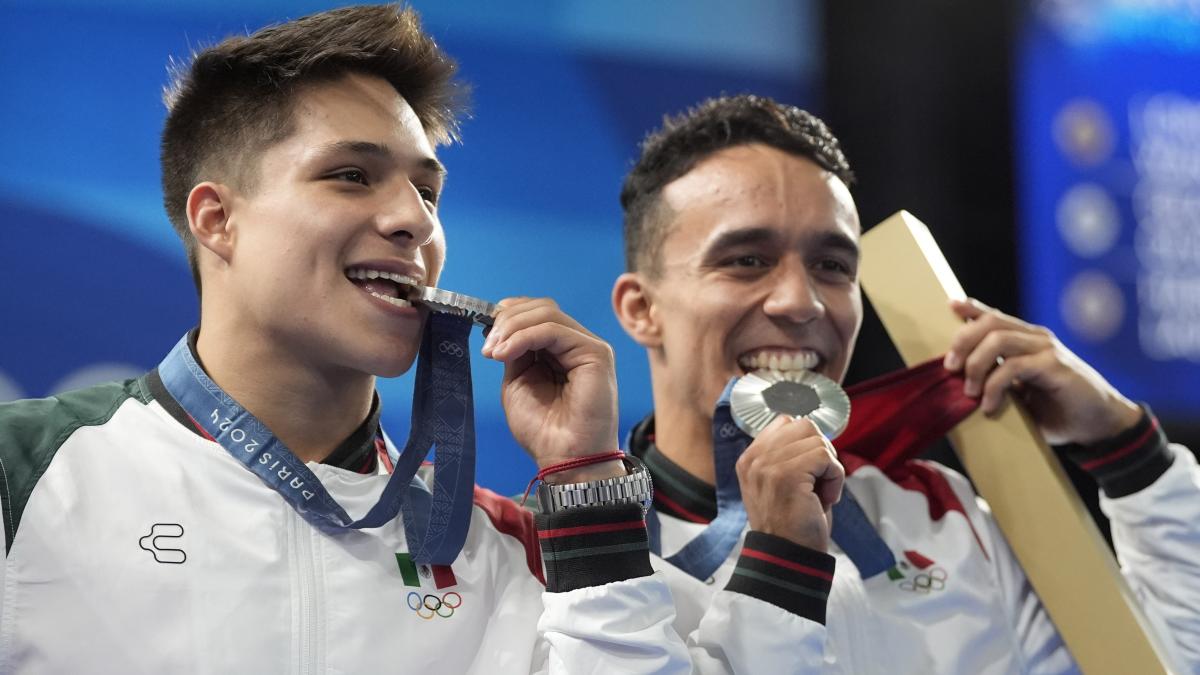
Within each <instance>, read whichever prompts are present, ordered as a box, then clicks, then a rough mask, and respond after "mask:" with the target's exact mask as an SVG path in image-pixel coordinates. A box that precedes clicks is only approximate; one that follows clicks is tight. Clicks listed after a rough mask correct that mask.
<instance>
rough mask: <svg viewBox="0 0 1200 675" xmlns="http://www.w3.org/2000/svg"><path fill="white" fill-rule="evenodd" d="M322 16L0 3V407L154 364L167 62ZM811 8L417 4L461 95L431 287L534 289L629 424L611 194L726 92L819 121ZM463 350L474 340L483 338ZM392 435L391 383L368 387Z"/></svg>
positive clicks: (639, 390) (485, 401)
mask: <svg viewBox="0 0 1200 675" xmlns="http://www.w3.org/2000/svg"><path fill="white" fill-rule="evenodd" d="M334 4H338V3H322V2H311V1H306V2H295V1H292V2H282V1H274V0H254V1H249V2H236V3H234V2H207V1H206V2H201V1H199V0H196V1H190V2H171V3H162V2H152V1H150V0H141V1H139V0H124V1H111V2H103V3H102V2H84V1H82V0H77V1H69V0H39V1H36V2H34V1H25V0H5V1H4V2H0V92H2V93H0V96H2V97H3V101H4V105H0V400H6V399H12V398H19V397H29V396H45V395H48V394H50V393H54V392H57V391H61V390H64V389H69V388H74V387H77V386H84V385H87V384H91V383H94V382H96V381H101V380H106V379H111V378H113V377H127V376H133V375H136V374H138V373H140V372H142V371H144V370H146V369H148V368H150V367H152V366H154V365H155V363H157V361H158V359H159V358H161V356H162V355H163V354H164V353H165V352H166V350H168V349H169V348H170V347H171V345H172V344H173V343H174V342H175V340H177V339H178V337H179V336H180V335H181V334H182V333H183V332H184V331H186V330H187V329H188V328H189V327H191V326H192V325H193V323H194V322H195V317H196V302H195V299H194V292H193V290H192V287H191V281H190V277H189V275H188V272H187V267H186V263H185V261H184V257H183V253H182V249H181V246H180V244H179V243H178V240H177V239H176V238H175V235H174V234H173V232H172V231H171V228H170V225H169V224H168V222H167V219H166V217H165V216H164V215H163V212H162V207H161V202H160V191H159V171H158V154H157V148H158V134H159V131H160V129H161V125H162V120H163V117H164V109H163V106H162V104H161V101H160V95H161V89H162V87H163V85H164V84H165V82H166V64H167V60H168V58H169V57H171V56H173V57H175V58H177V59H181V58H186V57H187V55H188V54H189V53H190V51H191V50H192V48H194V47H196V46H203V45H207V44H211V43H212V42H214V41H216V40H219V39H220V38H221V37H223V36H225V35H228V34H231V33H237V32H245V31H247V30H255V29H257V28H259V27H261V26H263V25H265V24H267V23H272V22H278V21H281V20H285V19H288V18H294V17H296V16H300V15H303V14H306V13H309V12H312V11H318V10H321V9H325V8H328V7H331V6H334ZM813 4H814V3H812V2H795V1H793V0H753V1H751V2H748V3H738V4H734V3H727V2H722V1H720V0H703V1H688V2H682V1H681V2H664V3H657V2H656V3H644V2H636V1H634V0H617V1H609V2H603V3H600V2H588V1H586V0H573V1H564V2H553V3H552V2H535V1H533V0H522V1H508V2H503V3H489V2H484V1H482V0H480V1H473V2H420V1H418V2H414V3H413V5H414V6H415V7H416V8H417V9H418V10H419V11H420V12H421V13H422V15H423V16H424V19H425V25H426V27H427V28H428V29H429V30H430V31H431V32H432V33H433V34H434V35H435V36H436V37H437V38H438V39H439V41H440V42H441V44H442V46H443V47H444V48H445V49H446V50H447V51H448V52H449V53H450V54H451V55H453V56H454V57H455V58H457V59H458V61H459V63H460V66H461V69H462V75H463V77H464V78H465V79H466V80H468V81H469V82H471V83H472V84H473V86H474V106H473V116H472V117H471V118H470V119H469V120H467V121H466V123H465V124H464V126H463V138H464V143H463V145H462V146H459V147H451V148H447V149H444V150H442V152H441V159H442V161H443V162H444V163H446V165H447V166H448V167H449V169H450V176H451V177H450V181H449V183H448V187H447V192H446V194H445V200H444V201H443V203H442V204H443V205H442V207H441V214H442V222H443V224H444V225H445V227H446V232H447V237H448V240H449V256H448V262H447V268H446V273H445V274H444V276H443V281H442V284H441V285H442V286H444V287H446V288H451V289H454V290H458V291H462V292H466V293H471V294H475V295H480V296H483V297H487V298H493V299H498V298H500V297H503V296H505V295H513V294H523V295H550V296H553V297H554V298H556V299H557V300H558V301H559V303H560V304H561V305H563V307H564V308H566V309H567V311H568V312H570V313H571V314H573V315H574V316H575V317H576V318H578V319H579V320H580V321H581V322H583V323H584V324H585V325H587V326H588V327H590V328H591V329H592V330H594V331H596V332H598V333H599V334H601V335H602V336H604V337H606V338H607V339H608V340H609V341H610V342H612V343H613V345H614V347H615V348H616V351H617V359H618V369H619V372H618V376H619V379H620V384H621V414H622V423H623V426H624V427H628V426H629V425H631V424H632V423H633V422H635V421H636V420H637V419H638V418H639V417H640V416H641V415H643V414H644V413H645V412H647V411H648V410H649V408H650V397H649V386H648V384H647V376H646V364H645V357H644V355H643V353H642V352H641V350H639V349H638V348H636V347H635V345H633V343H632V342H630V341H629V340H628V339H627V338H626V337H625V336H624V334H623V333H622V332H621V330H620V328H619V326H618V325H617V323H616V322H615V320H614V319H613V318H612V315H611V311H610V309H609V300H608V297H609V289H610V287H611V283H612V280H613V278H614V277H615V276H616V275H617V274H618V273H619V272H620V271H621V268H622V261H621V245H620V209H619V206H618V204H617V193H618V190H619V186H620V181H621V178H622V176H623V175H624V172H625V170H626V169H627V168H628V167H629V165H630V163H631V161H632V159H633V157H634V156H635V149H636V144H637V142H638V141H639V140H640V139H641V138H642V136H643V135H644V134H645V132H646V131H647V130H648V129H650V128H651V127H653V126H655V125H656V124H657V123H658V122H659V120H660V118H661V115H662V114H663V113H664V112H675V111H678V110H680V109H682V108H684V107H686V106H687V105H690V104H692V103H694V102H696V101H698V100H700V99H701V98H703V97H706V96H710V95H714V94H718V93H721V92H727V93H738V92H742V91H753V92H756V93H762V94H767V95H772V96H775V97H777V98H780V99H781V100H786V101H790V102H794V103H797V104H801V105H805V106H810V107H811V106H813V105H814V104H815V103H816V101H815V100H814V98H815V97H814V93H813V90H814V85H813V83H814V78H815V76H816V73H817V71H818V59H819V54H820V48H819V47H820V46H819V44H818V43H817V39H818V37H819V28H818V27H817V26H816V25H815V24H814V22H815V20H816V19H815V17H814V11H813ZM477 344H478V341H477ZM500 373H501V369H500V367H499V366H498V365H497V364H495V363H492V362H484V361H483V360H482V359H479V358H478V357H477V358H476V363H475V378H476V380H475V381H476V401H477V424H478V427H479V433H480V437H481V438H482V439H486V441H484V442H481V451H482V452H481V457H480V467H479V480H480V482H481V483H484V484H485V485H489V486H492V487H494V488H496V489H498V490H502V491H509V492H512V491H517V490H519V489H520V488H522V487H523V486H524V482H525V481H526V480H527V479H528V476H529V475H530V474H531V473H532V470H533V465H532V462H530V461H528V460H526V459H524V455H523V453H522V452H521V451H520V450H519V449H518V448H517V447H516V445H515V443H513V441H512V440H511V437H510V435H509V433H508V430H507V426H506V425H505V424H504V421H503V418H502V414H501V411H500V407H499V400H498V391H499V380H500ZM380 388H381V390H382V391H383V394H384V399H385V407H384V421H385V424H386V425H387V426H388V428H389V429H390V430H391V433H392V434H393V436H396V437H399V438H402V437H403V436H404V435H405V434H406V433H407V424H408V401H409V397H410V391H411V383H410V381H409V379H408V378H399V379H398V380H394V381H388V382H382V383H381V385H380Z"/></svg>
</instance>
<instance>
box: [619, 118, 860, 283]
mask: <svg viewBox="0 0 1200 675" xmlns="http://www.w3.org/2000/svg"><path fill="white" fill-rule="evenodd" d="M749 143H763V144H765V145H769V146H771V147H774V148H778V149H780V150H783V151H785V152H789V153H792V154H794V155H800V156H802V157H806V158H808V159H810V160H812V161H813V162H816V164H817V165H818V166H820V167H821V168H823V169H825V170H827V171H829V172H830V173H832V174H834V175H835V176H837V177H838V178H840V179H841V180H842V182H843V183H845V184H846V185H847V186H849V185H851V184H852V183H853V182H854V173H853V172H852V171H851V170H850V164H849V162H847V161H846V157H845V155H843V154H842V149H841V145H840V144H839V143H838V140H837V138H835V137H834V135H833V133H832V132H830V131H829V127H827V126H826V125H825V123H824V122H822V121H821V120H820V119H818V118H817V117H816V116H815V115H813V114H811V113H809V112H806V111H804V110H801V109H800V108H797V107H795V106H788V105H782V104H780V103H777V102H775V101H774V100H772V99H770V98H766V97H762V96H751V95H740V96H723V97H720V98H712V99H708V100H706V101H704V102H702V103H700V104H699V105H697V106H695V107H694V108H691V109H689V110H688V111H687V112H685V113H683V114H681V115H678V116H676V117H670V116H668V117H666V118H664V119H663V125H662V128H660V129H658V130H656V131H653V132H651V133H650V134H649V135H648V136H647V137H646V140H645V141H643V142H642V146H641V148H642V152H641V156H640V157H639V158H638V160H637V163H636V164H635V165H634V167H633V169H632V170H631V171H630V172H629V175H627V176H626V177H625V184H624V185H623V186H622V188H621V208H622V209H623V210H624V212H625V225H624V229H625V269H626V271H629V272H643V273H646V274H648V275H650V276H651V277H652V278H653V277H657V276H658V274H659V273H660V272H661V269H660V260H659V257H660V254H661V253H662V243H663V240H664V239H665V238H666V235H667V231H666V230H667V225H668V224H669V223H670V221H671V218H672V217H673V214H672V213H671V212H670V207H668V206H667V205H666V204H665V202H663V200H662V199H661V195H662V190H663V188H664V187H665V186H666V185H667V184H668V183H670V182H671V181H673V180H675V179H676V178H679V177H680V176H683V175H684V174H686V173H687V172H689V171H691V170H692V168H694V167H695V166H696V164H698V163H699V162H700V161H701V160H703V159H704V158H706V157H708V156H709V155H712V154H713V153H715V152H718V151H720V150H723V149H725V148H729V147H732V146H736V145H746V144H749Z"/></svg>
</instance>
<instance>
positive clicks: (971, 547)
mask: <svg viewBox="0 0 1200 675" xmlns="http://www.w3.org/2000/svg"><path fill="white" fill-rule="evenodd" d="M851 181H852V173H851V171H850V167H849V164H848V163H847V161H846V159H845V157H844V156H843V154H842V151H841V150H840V148H839V146H838V142H837V140H836V139H835V138H834V137H833V135H832V134H831V133H830V132H829V129H828V128H827V127H826V126H825V124H824V123H822V122H821V121H820V120H819V119H817V118H816V117H814V116H812V115H810V114H808V113H806V112H804V111H802V110H799V109H797V108H794V107H790V106H784V105H780V104H778V103H776V102H774V101H771V100H769V99H765V98H760V97H754V96H736V97H728V98H720V99H714V100H709V101H706V102H704V103H702V104H701V105H699V106H697V107H696V108H694V109H692V110H690V111H688V112H687V113H685V114H683V115H680V116H679V117H675V118H671V119H668V120H667V122H666V123H665V124H664V127H663V128H662V129H661V130H659V131H657V132H656V133H654V134H652V135H651V136H650V137H649V138H648V139H647V140H646V142H645V144H644V145H643V148H642V153H641V157H640V158H639V160H638V162H637V164H636V165H635V166H634V168H633V170H632V171H631V172H630V174H629V175H628V177H627V178H626V181H625V186H624V189H623V191H622V194H621V203H622V205H623V207H624V209H625V242H626V261H627V272H626V273H625V274H622V275H621V276H620V277H619V278H618V279H617V281H616V284H615V286H614V288H613V305H614V309H615V311H616V314H617V317H618V319H619V320H620V321H621V324H622V326H623V327H624V329H625V330H626V332H627V333H628V334H629V335H630V336H631V337H632V338H633V339H634V340H635V341H636V342H637V343H638V344H640V345H642V346H644V347H645V348H646V351H647V354H648V357H649V362H650V374H651V380H652V384H653V394H654V411H653V414H651V415H650V416H648V417H647V418H646V419H645V420H643V421H642V422H641V423H640V424H638V425H637V426H636V427H635V428H634V430H633V432H632V434H631V439H630V443H629V445H630V448H629V449H630V451H631V452H632V453H633V454H634V455H637V456H639V457H641V458H642V459H643V460H644V461H645V463H646V464H647V466H648V467H649V468H650V471H651V474H652V475H653V477H654V481H655V487H656V490H655V495H654V508H653V510H652V512H651V513H650V514H649V520H650V521H651V522H652V523H657V528H652V535H651V537H652V541H656V542H657V543H656V546H655V548H656V552H657V553H660V554H661V555H662V556H663V557H664V558H665V562H664V563H662V564H657V563H656V567H658V568H659V569H660V570H661V571H663V572H664V573H666V574H667V575H668V579H669V580H670V583H671V586H672V593H673V595H674V598H675V601H676V605H677V610H678V613H679V618H678V620H677V623H676V626H677V628H678V629H679V630H680V632H681V633H684V632H687V631H689V630H692V629H694V628H695V627H696V626H708V629H709V630H716V631H726V632H728V633H729V634H730V635H737V634H762V633H768V634H769V633H774V632H778V631H780V630H781V627H786V628H787V629H788V630H790V631H795V630H800V631H801V632H802V633H803V637H802V638H800V639H795V638H792V637H789V640H790V642H789V641H784V640H780V642H779V644H778V650H777V651H776V652H775V653H774V655H773V659H774V661H773V666H772V668H773V672H774V671H784V670H787V671H803V672H846V673H856V674H857V673H876V672H878V673H1015V672H1022V673H1026V672H1037V673H1043V672H1055V673H1065V672H1077V670H1078V668H1077V666H1076V664H1075V663H1074V661H1073V660H1072V659H1071V655H1070V654H1069V653H1068V652H1067V650H1066V648H1065V646H1064V645H1063V642H1062V639H1061V637H1060V636H1059V634H1058V632H1057V631H1056V630H1055V628H1054V626H1053V624H1052V623H1051V622H1050V620H1049V618H1048V617H1047V615H1046V612H1045V609H1044V608H1043V607H1042V605H1041V603H1040V601H1039V600H1038V598H1037V596H1036V595H1035V594H1034V593H1033V590H1032V589H1031V587H1030V585H1029V582H1028V580H1027V579H1026V578H1025V575H1024V572H1023V571H1022V570H1021V567H1020V566H1019V565H1018V564H1017V562H1016V560H1015V559H1014V557H1013V554H1012V552H1011V551H1010V549H1009V548H1008V545H1007V543H1006V542H1005V540H1004V538H1003V536H1002V535H1001V533H1000V531H999V530H998V529H997V528H996V525H995V523H994V521H993V520H992V518H991V516H990V514H989V512H988V510H987V508H986V505H985V504H984V503H982V502H981V501H978V500H977V498H976V496H975V495H974V493H973V491H972V489H971V487H970V485H969V483H968V482H967V481H966V480H965V479H964V478H963V477H962V476H961V475H958V474H956V473H954V472H952V471H950V470H948V469H946V468H945V467H941V466H938V465H935V464H932V463H928V462H921V461H913V462H907V463H904V464H903V465H902V466H898V467H894V468H890V469H886V470H885V469H881V468H880V467H878V466H874V465H872V464H870V463H869V462H865V461H862V460H861V459H855V458H854V457H851V456H850V455H851V453H849V452H846V453H843V456H842V457H841V458H840V459H841V460H842V461H841V462H839V457H838V451H837V449H835V448H836V446H837V445H838V441H837V440H836V439H835V440H834V441H833V442H832V443H830V442H829V441H827V440H826V439H825V438H824V437H823V435H822V434H821V433H820V432H819V431H818V429H817V428H816V426H815V425H814V424H812V423H811V422H810V421H808V420H793V419H791V418H789V417H787V416H786V415H785V416H780V417H779V418H777V419H775V420H774V421H773V422H771V424H770V425H769V426H766V428H765V429H762V430H761V431H760V432H759V433H758V435H757V436H756V437H755V438H754V439H753V441H752V442H748V446H746V447H745V448H744V452H742V454H741V455H740V456H739V455H736V452H737V449H736V446H733V445H731V440H730V439H731V438H732V437H735V436H736V435H737V433H740V432H737V431H736V430H735V429H734V428H733V424H720V423H719V422H720V419H721V417H720V415H722V414H724V415H728V414H729V413H728V412H727V410H728V406H726V409H725V410H726V412H722V408H721V407H720V406H718V407H717V409H716V412H714V405H716V404H717V402H718V399H722V392H723V391H724V390H725V389H726V387H727V383H729V382H730V380H731V379H732V378H738V377H742V376H744V375H746V374H747V373H750V372H752V371H758V370H762V369H766V370H771V371H775V372H778V373H783V374H791V375H797V376H798V375H800V374H801V373H816V374H819V375H823V376H825V377H826V378H829V379H830V380H833V381H835V382H840V381H841V379H842V378H843V376H844V375H845V373H846V367H847V365H848V363H849V360H850V356H851V353H852V351H853V348H854V343H855V340H856V338H857V335H858V330H859V326H860V325H861V321H862V300H861V295H860V291H859V282H858V268H859V262H860V261H859V247H858V241H859V233H860V225H859V219H858V212H857V209H856V208H855V205H854V200H853V199H852V198H851V196H850V191H849V187H848V186H849V184H850V182H851ZM952 308H953V310H954V311H955V312H956V313H957V314H958V315H959V316H960V317H962V318H963V319H965V320H967V321H966V323H965V324H964V326H963V327H962V329H961V331H960V332H959V334H958V335H957V337H956V339H955V341H954V343H953V344H952V346H951V348H950V351H949V352H948V354H947V355H946V358H945V361H944V366H943V367H944V368H945V369H946V370H948V371H951V372H955V373H961V375H962V376H963V379H964V382H963V384H962V387H963V389H962V391H963V392H964V393H965V394H966V395H967V396H969V397H975V398H978V399H979V405H980V407H981V408H982V410H983V411H984V412H985V413H987V414H994V413H996V412H997V411H998V410H999V408H1000V406H1001V405H1002V404H1003V399H1004V395H1005V394H1006V393H1009V392H1011V393H1013V394H1015V395H1017V396H1020V397H1021V399H1022V400H1023V401H1024V402H1025V403H1026V404H1027V406H1028V408H1029V411H1030V412H1031V414H1032V415H1033V416H1034V418H1035V421H1036V422H1037V423H1038V425H1039V427H1040V429H1041V431H1042V433H1043V434H1044V435H1045V436H1046V438H1047V439H1048V440H1050V441H1051V442H1053V443H1060V444H1070V448H1069V449H1068V454H1069V455H1070V457H1071V458H1072V459H1074V460H1075V461H1078V462H1080V463H1081V465H1082V466H1083V467H1084V468H1085V469H1089V470H1090V471H1091V472H1092V473H1093V475H1094V476H1095V477H1096V478H1097V480H1098V482H1099V483H1100V486H1101V488H1102V489H1103V492H1104V494H1103V496H1102V507H1103V508H1104V510H1105V512H1106V513H1107V514H1108V515H1109V517H1110V519H1111V521H1112V526H1113V535H1114V537H1113V538H1114V542H1115V544H1116V549H1117V555H1118V557H1119V559H1120V560H1121V562H1122V564H1123V566H1124V567H1123V571H1124V572H1125V575H1126V577H1127V578H1128V579H1129V581H1130V582H1131V584H1132V586H1133V588H1134V590H1135V592H1136V593H1137V594H1138V596H1139V599H1140V601H1141V602H1142V604H1143V605H1144V607H1145V608H1146V610H1147V614H1148V616H1149V617H1150V619H1151V621H1152V622H1153V623H1154V626H1153V627H1154V629H1155V630H1156V631H1157V632H1158V633H1159V634H1160V635H1161V636H1164V637H1165V638H1166V640H1165V641H1166V642H1167V643H1168V648H1169V649H1170V657H1171V658H1172V659H1173V661H1174V664H1175V667H1176V668H1180V669H1181V671H1186V672H1193V671H1196V670H1200V619H1198V617H1200V614H1198V613H1197V612H1196V609H1195V608H1196V607H1197V606H1200V564H1198V562H1197V561H1198V560H1200V557H1198V556H1197V555H1196V554H1197V552H1198V551H1200V471H1198V470H1197V466H1196V461H1195V458H1194V457H1193V456H1192V454H1191V453H1190V452H1188V451H1187V450H1186V449H1184V448H1182V447H1180V446H1173V445H1169V444H1168V443H1167V440H1166V437H1165V436H1164V435H1163V433H1162V431H1161V430H1160V429H1159V427H1158V424H1157V422H1156V421H1155V419H1154V417H1153V416H1152V415H1151V413H1150V412H1149V410H1147V409H1145V408H1144V407H1139V406H1138V405H1135V404H1134V403H1132V402H1130V401H1129V400H1128V399H1126V398H1125V397H1124V396H1122V395H1121V394H1120V392H1118V391H1116V390H1115V389H1114V388H1113V387H1112V386H1111V385H1109V384H1108V382H1106V381H1105V380H1104V379H1103V378H1102V377H1101V376H1100V375H1099V374H1098V373H1096V372H1095V371H1094V370H1092V369H1091V368H1090V367H1088V366H1087V364H1085V363H1083V362H1082V361H1080V360H1079V359H1078V358H1077V357H1075V356H1074V355H1073V354H1071V353H1070V352H1069V351H1068V350H1067V349H1066V348H1065V347H1064V346H1063V345H1062V344H1061V343H1059V342H1058V341H1057V340H1056V339H1055V338H1054V336H1053V335H1052V334H1050V332H1049V331H1047V330H1046V329H1044V328H1041V327H1039V326H1033V325H1030V324H1027V323H1025V322H1022V321H1020V320H1018V319H1016V318H1014V317H1011V316H1007V315H1005V314H1002V313H1000V312H998V311H996V310H994V309H991V308H988V307H985V306H984V305H982V304H980V303H978V302H975V301H970V302H956V303H954V305H953V307H952ZM1001 357H1002V358H1001ZM998 364H1000V365H998ZM935 365H936V364H935ZM722 403H724V400H723V399H722ZM902 421H903V420H901V422H902ZM900 426H902V425H900ZM747 441H748V439H747ZM730 447H733V448H734V450H732V451H730V450H728V448H730ZM843 464H844V465H845V466H844V467H843ZM843 488H844V489H843ZM738 502H741V503H742V504H743V505H744V508H737V504H738ZM739 518H740V520H739ZM729 535H732V536H729ZM739 537H740V539H739ZM835 567H836V571H835ZM721 588H726V589H729V590H733V591H737V592H738V593H739V594H740V595H743V596H752V597H755V598H758V599H759V600H761V601H762V602H763V603H770V604H772V605H774V606H776V607H777V614H776V617H775V618H774V619H773V620H772V621H769V622H761V623H754V622H748V621H741V620H739V617H738V616H737V615H736V613H734V612H732V611H731V610H730V607H729V606H728V604H727V603H723V602H718V601H717V596H715V595H714V593H715V591H716V589H721ZM797 624H800V625H802V628H799V629H797V628H796V626H797ZM757 639H760V640H762V639H764V638H762V637H761V635H759V636H758V638H757ZM729 640H730V641H731V642H735V641H736V638H734V637H730V638H729ZM1119 643H1120V636H1114V649H1119Z"/></svg>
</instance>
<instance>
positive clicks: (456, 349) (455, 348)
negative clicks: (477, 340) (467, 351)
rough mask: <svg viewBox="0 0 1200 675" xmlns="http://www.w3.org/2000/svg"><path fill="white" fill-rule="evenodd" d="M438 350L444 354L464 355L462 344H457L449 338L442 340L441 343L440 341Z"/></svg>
mask: <svg viewBox="0 0 1200 675" xmlns="http://www.w3.org/2000/svg"><path fill="white" fill-rule="evenodd" d="M438 351H439V352H441V353H443V354H449V355H450V356H462V355H463V354H464V352H463V348H462V347H461V346H459V345H456V344H454V343H453V342H451V341H449V340H442V341H441V342H440V343H438Z"/></svg>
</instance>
